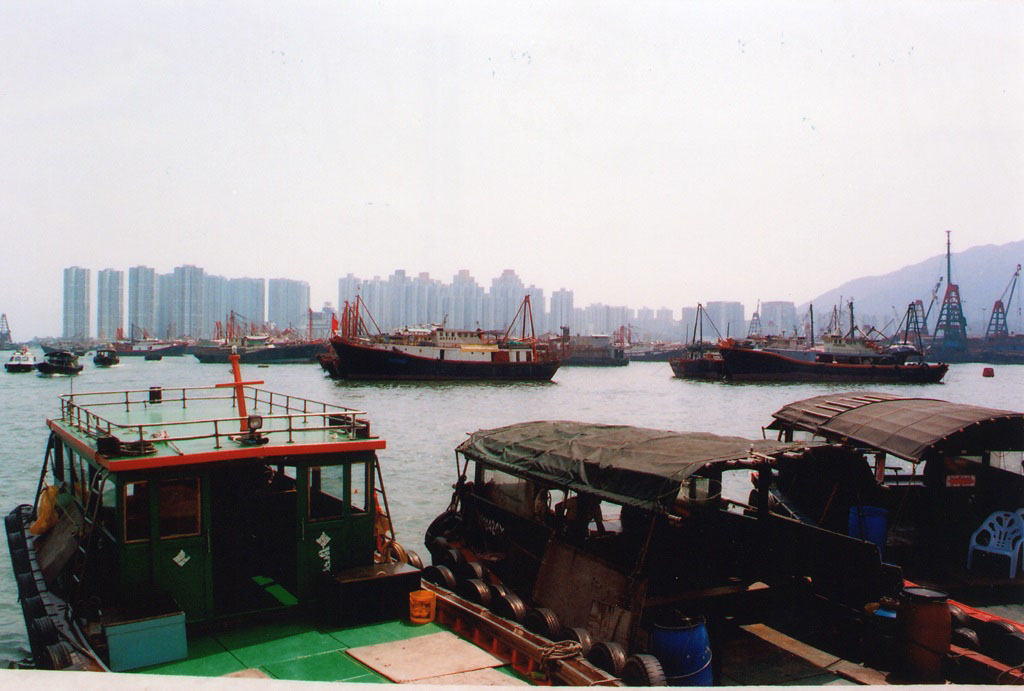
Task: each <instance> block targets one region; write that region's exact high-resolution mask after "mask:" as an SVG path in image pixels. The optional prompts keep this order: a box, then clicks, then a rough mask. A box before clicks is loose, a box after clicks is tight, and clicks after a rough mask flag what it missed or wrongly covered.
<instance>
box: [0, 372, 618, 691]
mask: <svg viewBox="0 0 1024 691" xmlns="http://www.w3.org/2000/svg"><path fill="white" fill-rule="evenodd" d="M232 371H233V374H234V376H233V379H232V381H230V382H227V383H224V384H218V385H215V386H206V387H187V388H168V387H150V388H149V389H142V390H128V391H109V392H95V393H73V394H67V395H64V396H61V397H60V409H59V412H58V414H57V415H56V416H55V417H53V418H52V419H49V420H48V421H47V427H48V431H49V438H48V441H47V444H46V453H45V456H44V459H43V467H42V468H41V471H40V483H39V490H38V491H37V493H36V496H35V497H34V499H33V500H32V501H31V503H28V504H23V505H20V506H18V507H16V508H14V509H13V510H12V511H11V512H10V513H9V514H8V515H7V517H6V519H5V526H6V530H7V540H8V545H9V551H10V555H11V563H12V566H13V570H14V573H15V577H16V580H17V584H18V597H19V600H20V602H21V606H22V612H23V614H24V617H25V621H26V628H27V631H28V638H29V643H30V646H31V652H32V658H33V660H34V663H35V666H36V667H38V668H43V669H55V670H90V671H115V672H140V673H154V674H182V675H198V676H220V675H225V674H232V675H242V676H269V677H276V678H281V679H297V680H326V681H332V680H333V681H351V682H365V683H378V682H386V681H405V682H408V681H423V682H425V683H438V682H437V681H433V680H434V678H436V677H439V676H445V677H446V678H445V679H444V680H443V681H447V682H448V683H452V684H457V683H464V684H473V683H492V684H493V683H495V680H496V679H497V680H499V681H500V680H507V681H510V682H511V681H515V680H516V679H520V680H522V679H538V680H541V681H547V682H549V683H550V682H554V683H559V684H583V685H593V684H611V685H615V684H616V681H615V680H614V679H612V678H611V677H609V676H608V675H607V674H605V673H603V672H601V671H600V670H597V669H596V668H594V667H593V666H592V665H590V664H589V663H587V662H586V661H585V660H583V659H582V658H581V657H580V655H578V654H576V655H575V656H573V655H564V654H563V655H562V656H561V657H560V658H558V659H556V658H552V654H551V653H552V651H551V650H550V648H551V647H552V643H551V641H545V640H543V639H541V638H540V637H538V636H536V635H535V634H530V633H528V632H524V631H523V630H522V629H521V627H517V626H515V625H514V624H513V623H512V622H509V621H507V620H503V619H501V618H499V617H495V616H494V615H492V614H490V613H488V612H485V611H483V610H482V609H481V608H479V607H477V606H476V605H473V604H472V603H470V602H468V601H466V600H464V599H462V598H460V597H458V596H457V595H456V594H454V593H445V592H443V591H440V590H438V589H436V588H434V587H433V586H432V585H430V584H426V587H422V586H423V584H422V583H421V571H420V568H419V566H420V562H419V558H418V557H417V556H416V555H415V553H413V552H411V551H409V550H406V549H404V548H403V547H402V545H401V544H400V543H398V542H397V540H396V536H395V528H394V525H393V523H392V519H391V513H390V510H389V506H388V498H387V494H386V492H385V489H384V483H383V476H382V473H381V468H380V464H379V462H378V458H377V453H378V452H379V451H381V450H383V449H384V448H385V447H386V443H385V441H384V440H383V439H381V438H379V437H377V436H375V435H374V434H372V430H371V426H370V421H369V420H368V419H367V416H366V414H365V413H364V412H362V411H359V410H354V409H351V408H346V407H343V406H339V405H335V404H331V403H323V402H318V401H313V400H309V399H305V398H301V397H296V396H291V395H287V394H281V393H275V392H272V391H268V390H265V389H263V388H259V386H258V385H259V384H262V382H259V381H243V379H242V376H241V371H240V366H239V364H238V359H237V357H235V358H233V359H232ZM414 605H415V606H414ZM409 619H414V623H411V622H410V621H408V620H409ZM431 620H432V621H431ZM414 624H415V625H414ZM556 657H557V656H556ZM447 675H450V676H447ZM467 675H468V676H467ZM480 675H482V676H480ZM509 675H511V676H509Z"/></svg>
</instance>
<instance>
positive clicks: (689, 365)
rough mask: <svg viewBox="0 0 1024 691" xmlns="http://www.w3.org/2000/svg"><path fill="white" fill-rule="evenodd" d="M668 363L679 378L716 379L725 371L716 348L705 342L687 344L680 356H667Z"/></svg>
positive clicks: (674, 374)
mask: <svg viewBox="0 0 1024 691" xmlns="http://www.w3.org/2000/svg"><path fill="white" fill-rule="evenodd" d="M668 364H669V367H671V368H672V374H673V376H675V377H677V378H679V379H705V380H709V381H718V380H719V379H721V378H722V377H723V375H724V373H725V366H724V363H723V362H722V356H721V355H719V353H718V348H716V347H715V346H712V345H709V344H705V343H697V344H693V345H690V346H687V347H686V349H685V350H684V351H683V354H682V355H681V356H680V357H673V358H669V361H668Z"/></svg>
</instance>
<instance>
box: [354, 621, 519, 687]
mask: <svg viewBox="0 0 1024 691" xmlns="http://www.w3.org/2000/svg"><path fill="white" fill-rule="evenodd" d="M346 652H347V653H348V654H349V655H351V656H352V657H354V658H355V659H357V660H359V661H360V662H362V663H363V664H364V665H366V666H367V667H369V668H370V669H372V670H373V671H375V672H377V673H379V674H382V675H384V676H385V677H387V678H388V679H390V680H391V681H395V682H398V683H407V682H411V681H419V680H421V679H428V678H431V677H439V676H443V675H449V674H457V673H459V672H471V671H473V670H478V669H485V668H488V667H500V666H502V665H504V664H505V663H504V662H503V661H502V660H499V659H498V658H496V657H494V656H493V655H491V654H490V653H488V652H485V651H483V650H481V649H480V648H478V647H476V646H475V645H473V644H472V643H470V642H468V641H464V640H462V639H461V638H459V637H458V636H456V635H455V634H453V633H451V632H450V631H442V632H441V633H432V634H428V635H426V636H415V637H413V638H408V639H405V640H400V641H392V642H390V643H378V644H377V645H367V646H363V647H361V648H349V649H348V650H347V651H346Z"/></svg>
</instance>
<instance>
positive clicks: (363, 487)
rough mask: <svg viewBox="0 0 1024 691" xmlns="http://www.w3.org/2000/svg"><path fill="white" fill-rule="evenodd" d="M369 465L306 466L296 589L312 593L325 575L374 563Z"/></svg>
mask: <svg viewBox="0 0 1024 691" xmlns="http://www.w3.org/2000/svg"><path fill="white" fill-rule="evenodd" d="M372 467H373V466H372V464H371V463H364V462H359V463H347V464H344V465H334V466H322V467H310V468H307V469H306V473H305V475H306V477H305V480H306V482H305V488H306V498H307V501H306V515H305V516H304V520H303V524H302V537H301V540H300V544H299V550H298V552H299V559H298V568H299V589H300V592H302V593H303V595H304V596H310V597H312V596H315V595H314V593H315V589H316V583H317V581H318V580H320V579H322V578H324V577H325V574H327V575H329V574H333V573H337V572H338V571H340V570H343V569H345V568H347V567H350V566H363V565H367V564H372V563H373V552H374V513H373V476H372V474H371V468H372Z"/></svg>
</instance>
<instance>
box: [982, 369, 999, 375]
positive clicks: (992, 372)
mask: <svg viewBox="0 0 1024 691" xmlns="http://www.w3.org/2000/svg"><path fill="white" fill-rule="evenodd" d="M981 376H983V377H994V376H996V371H995V370H994V369H992V368H991V367H986V368H985V369H983V370H981Z"/></svg>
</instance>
